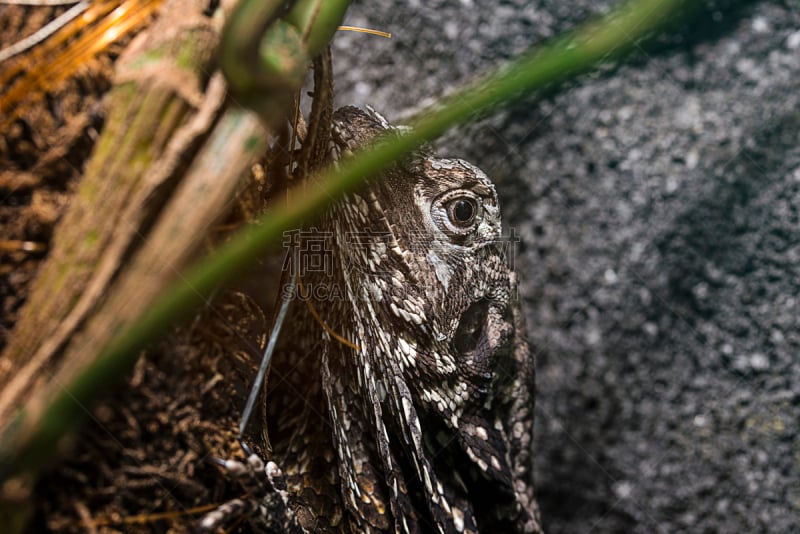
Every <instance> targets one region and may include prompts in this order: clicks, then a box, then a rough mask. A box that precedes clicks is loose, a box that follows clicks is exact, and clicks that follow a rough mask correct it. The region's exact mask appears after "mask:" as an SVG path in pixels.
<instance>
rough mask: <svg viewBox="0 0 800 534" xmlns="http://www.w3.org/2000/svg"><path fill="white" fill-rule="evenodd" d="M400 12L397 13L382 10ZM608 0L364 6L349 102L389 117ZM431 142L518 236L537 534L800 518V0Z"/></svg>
mask: <svg viewBox="0 0 800 534" xmlns="http://www.w3.org/2000/svg"><path fill="white" fill-rule="evenodd" d="M394 4H397V5H394ZM607 5H608V3H606V2H602V3H601V2H590V1H588V0H581V1H577V2H573V1H569V2H560V1H557V0H550V1H539V2H532V3H531V2H522V1H517V2H502V3H492V4H491V5H490V4H489V3H478V2H474V1H468V0H464V1H462V2H455V1H449V2H448V1H438V2H424V3H423V2H418V1H417V2H413V1H412V2H390V1H380V2H359V3H357V4H356V5H355V6H354V7H353V8H352V10H351V12H350V13H349V15H348V17H347V23H348V24H354V25H362V26H367V27H372V28H377V29H382V30H386V31H390V32H392V33H393V34H394V38H393V39H392V40H385V39H380V38H377V37H369V36H364V35H360V34H342V35H339V36H338V37H337V42H336V51H335V61H336V67H337V71H338V75H337V76H338V77H337V83H338V91H339V94H338V98H339V101H340V103H341V104H345V103H347V104H354V105H358V106H364V105H367V104H370V105H373V106H374V107H375V108H377V109H379V110H381V111H382V112H384V113H385V114H386V115H387V117H388V118H389V119H390V120H394V121H397V120H398V119H402V117H403V116H406V115H407V114H409V113H410V112H413V111H414V110H417V109H419V107H420V106H422V105H424V104H426V103H429V102H431V101H433V100H434V99H435V98H437V97H438V96H441V95H442V94H443V93H446V92H447V91H448V90H449V89H451V88H452V87H455V86H457V85H458V84H460V83H463V82H464V81H467V80H469V79H470V78H472V77H474V76H476V75H478V74H479V73H481V72H484V71H486V70H487V69H488V68H490V66H491V65H493V64H495V63H496V62H498V61H501V60H503V59H505V58H508V57H510V56H513V55H514V54H516V53H518V52H520V51H522V50H524V49H525V48H527V47H528V46H530V45H532V44H534V43H536V42H539V41H541V40H542V39H543V38H546V37H548V36H550V35H554V34H556V33H558V32H559V31H562V30H564V29H566V28H568V27H570V26H571V25H572V24H574V23H576V22H578V21H580V20H582V19H583V18H585V17H586V16H587V15H589V14H591V13H597V12H599V11H600V10H602V9H607ZM659 41H660V42H662V43H665V44H666V48H663V47H662V48H661V49H648V50H647V51H643V50H640V51H639V52H638V53H637V54H636V55H635V56H634V57H633V58H632V61H630V62H628V63H627V64H626V65H623V66H608V68H604V69H602V71H601V72H600V73H598V74H593V75H590V76H586V77H584V78H583V79H582V80H581V81H580V82H579V83H576V84H573V85H571V86H570V87H567V88H564V89H563V90H562V91H561V92H560V93H558V94H557V95H554V96H551V97H548V98H546V99H544V100H540V101H535V100H533V99H529V100H527V101H525V102H523V103H520V104H516V105H514V106H513V107H511V108H507V109H505V110H504V111H501V112H498V113H495V114H494V115H492V116H491V117H487V118H486V119H484V120H482V121H480V122H479V123H476V124H473V125H470V126H468V127H464V128H462V129H460V130H459V131H457V132H453V133H451V134H449V135H448V137H447V138H446V139H445V140H444V141H443V143H442V144H441V146H442V150H441V151H442V152H444V153H450V154H457V155H458V156H462V157H467V158H469V159H471V160H472V161H473V162H474V163H476V164H478V165H479V166H480V167H482V168H483V169H484V170H485V171H487V173H488V174H489V175H490V176H491V177H492V179H493V180H494V181H495V182H496V183H497V184H498V186H499V190H500V192H501V201H502V202H503V208H504V214H505V222H506V224H507V225H508V226H512V227H514V228H516V230H517V232H518V233H519V234H520V235H521V236H522V239H523V242H522V246H521V249H520V254H519V256H518V258H517V269H518V271H519V272H520V277H521V279H522V281H523V288H522V294H523V298H524V299H525V302H526V313H527V317H528V324H529V332H530V338H531V341H532V343H533V345H534V350H535V351H536V353H537V357H538V396H537V417H538V422H537V435H536V443H537V446H538V451H537V454H538V460H537V476H538V481H537V482H538V485H539V495H540V501H541V506H542V515H543V520H544V524H545V527H547V529H548V530H549V532H589V531H594V532H612V531H628V532H678V531H692V532H717V531H719V532H735V531H754V532H755V531H772V532H788V531H792V530H797V529H798V528H800V482H799V481H800V452H798V451H800V437H798V434H797V432H796V428H797V421H798V417H800V385H798V384H800V361H798V358H797V352H798V345H800V333H798V326H800V296H798V286H800V226H798V224H799V223H800V207H799V204H800V134H799V133H798V132H800V91H798V80H800V4H798V2H796V1H785V2H763V3H755V4H747V5H745V6H743V7H742V6H739V7H737V6H735V5H731V4H730V3H728V2H716V4H707V9H706V11H705V13H704V15H703V17H702V18H701V20H700V21H699V22H697V23H694V24H691V25H683V26H681V27H679V28H677V29H673V30H671V31H669V32H668V33H666V34H665V35H662V36H660V38H659Z"/></svg>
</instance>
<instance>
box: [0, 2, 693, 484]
mask: <svg viewBox="0 0 800 534" xmlns="http://www.w3.org/2000/svg"><path fill="white" fill-rule="evenodd" d="M694 4H696V3H694V2H686V1H685V0H640V1H638V2H635V3H631V4H627V5H625V6H623V7H621V8H619V9H617V10H615V11H613V12H612V13H610V14H609V15H607V16H605V17H603V18H601V19H598V20H597V21H595V22H593V23H589V24H586V25H584V26H583V27H581V28H579V29H578V30H576V31H574V32H571V33H570V34H568V35H566V36H565V37H563V38H561V39H558V40H555V41H553V42H551V43H550V44H548V45H545V46H544V47H542V48H540V49H539V50H538V51H536V52H534V53H532V54H529V55H526V56H524V57H522V58H521V59H518V60H516V61H514V62H513V63H512V64H510V65H508V66H506V67H504V68H502V69H500V70H499V71H497V72H496V73H494V74H493V75H491V76H488V77H486V78H484V79H483V80H481V81H479V82H477V83H475V84H472V85H471V86H468V87H467V88H465V89H462V90H460V91H458V92H456V93H455V94H453V95H451V96H450V97H448V98H447V99H445V100H444V101H443V102H442V104H440V105H438V106H436V107H434V108H433V109H431V110H430V111H429V112H427V113H425V114H423V115H422V117H423V118H422V119H420V120H419V121H417V122H416V124H414V125H413V126H414V129H413V131H412V132H410V133H408V134H406V135H402V136H399V137H396V138H392V139H390V140H387V141H386V142H384V143H379V144H378V145H376V146H375V147H374V148H373V149H371V150H369V151H365V152H363V153H361V154H359V155H357V156H356V157H354V158H352V159H350V160H349V161H347V162H345V163H343V164H342V166H341V167H340V168H339V169H338V170H335V171H331V172H330V175H329V176H327V177H326V178H325V179H323V180H320V185H319V187H317V188H314V189H313V190H309V191H307V192H305V193H304V195H302V196H301V195H300V194H294V195H292V196H291V198H290V200H289V202H287V204H286V205H285V206H283V207H280V208H277V209H275V210H274V211H272V212H271V213H269V214H268V216H267V217H265V218H263V219H262V220H259V221H257V222H256V223H255V224H253V225H251V226H250V227H249V228H247V229H245V230H243V231H242V232H241V233H239V234H237V236H236V237H235V238H234V239H232V240H231V241H230V242H228V243H227V244H226V245H224V246H223V247H221V248H220V249H219V250H218V251H217V252H216V253H215V254H214V255H213V256H211V257H208V258H206V259H205V260H203V261H202V262H201V263H199V264H197V265H195V266H194V267H193V268H191V269H189V270H188V271H187V272H186V274H185V276H184V277H183V281H182V282H180V283H178V284H176V285H175V286H174V287H172V288H171V289H170V290H169V291H168V292H166V293H164V294H163V295H161V296H160V297H159V298H158V299H157V300H156V301H155V302H154V303H153V305H152V306H151V308H150V309H149V311H148V312H147V313H146V314H144V315H143V316H141V317H140V318H139V319H138V320H137V321H136V322H135V324H133V325H132V326H131V327H130V328H128V329H126V330H125V331H123V332H122V333H121V334H120V335H119V336H117V337H116V338H115V339H113V340H112V341H111V342H110V343H109V344H108V345H107V346H105V347H103V348H102V349H101V350H100V351H99V352H100V354H101V356H100V357H99V358H98V359H97V360H96V361H95V363H94V364H93V365H92V366H90V367H88V368H87V369H86V370H85V371H84V372H83V373H81V374H80V375H78V377H77V378H76V379H75V381H74V382H73V383H71V384H68V385H65V387H64V389H63V390H61V392H60V393H59V394H58V395H56V396H55V397H54V398H53V399H52V401H51V402H50V403H49V406H48V407H47V408H46V410H45V411H44V413H43V415H42V416H41V420H39V421H35V423H36V424H26V425H19V426H18V427H16V428H15V425H11V427H10V428H6V429H5V431H4V434H3V436H2V441H0V480H2V479H5V478H7V477H9V476H10V475H12V474H14V473H20V472H35V471H37V469H38V468H39V467H40V466H41V465H42V463H44V462H45V461H46V460H48V459H49V458H50V457H52V455H53V454H54V453H55V451H56V450H57V446H56V445H57V444H58V443H59V441H60V440H61V439H62V438H63V437H64V436H65V434H66V433H67V432H69V431H71V430H73V429H74V428H75V423H74V421H75V420H76V419H82V418H84V417H85V416H86V409H85V408H84V406H91V405H92V404H93V403H94V402H96V401H97V400H99V399H100V398H102V396H104V395H105V394H107V393H108V392H109V390H110V389H111V388H112V387H113V386H114V385H115V384H118V383H119V382H120V381H121V380H122V377H123V376H124V374H125V373H126V372H127V371H128V370H130V369H131V368H132V366H133V364H134V362H135V361H136V358H137V357H138V355H139V353H140V351H141V350H142V349H143V348H145V346H146V345H147V344H148V343H149V342H150V341H151V340H153V339H154V338H156V337H157V336H158V335H160V334H162V333H163V332H164V331H165V330H167V328H169V326H170V325H171V324H174V322H175V321H176V320H177V319H178V318H180V317H182V316H185V314H187V313H188V312H189V311H190V310H192V308H193V307H195V306H197V305H198V304H201V303H202V302H203V299H204V297H203V296H204V295H208V294H209V293H210V292H211V290H212V289H214V288H216V287H218V286H219V285H220V284H221V283H224V282H226V281H228V280H230V279H231V278H233V277H234V276H235V274H236V273H238V272H240V271H241V270H243V269H244V268H245V267H246V266H247V265H248V264H249V263H250V262H252V261H253V259H255V258H257V257H258V256H259V255H260V254H262V253H263V252H264V250H265V249H266V248H267V247H268V246H269V245H271V244H273V243H275V242H276V241H277V240H278V239H280V237H281V235H282V233H283V232H284V231H285V230H287V229H289V228H292V227H294V226H297V225H298V224H299V223H300V221H301V220H303V219H309V218H311V217H312V216H313V215H314V214H316V213H320V212H321V211H322V210H323V209H325V208H326V207H327V206H328V205H330V204H331V203H332V202H334V201H336V199H338V198H339V197H340V196H341V195H342V194H343V193H345V192H346V191H349V190H351V189H353V188H354V187H356V186H357V185H358V184H360V183H362V182H363V181H364V180H365V179H367V178H368V177H370V176H373V175H375V174H376V173H378V172H379V171H381V170H382V169H384V168H385V167H387V166H388V165H390V164H391V162H392V161H394V160H396V159H398V158H400V157H402V156H404V155H406V154H408V153H410V152H411V151H413V150H414V149H415V148H417V147H419V146H420V145H421V144H422V143H423V142H426V141H429V140H432V139H434V138H435V137H437V136H438V135H441V134H442V133H443V132H444V131H445V130H446V129H447V128H449V127H451V126H453V125H455V124H458V123H461V122H464V121H466V120H467V119H468V118H469V117H470V116H472V115H474V114H476V113H479V112H486V111H488V110H490V109H492V108H495V107H497V106H499V105H500V104H503V103H505V102H508V101H510V100H513V99H514V98H518V97H520V96H522V95H524V94H526V93H530V92H531V91H537V90H541V89H542V88H545V87H547V86H550V85H552V84H555V83H560V82H563V81H565V80H567V79H569V78H573V77H574V76H576V75H577V74H579V73H581V72H585V71H586V70H588V69H589V68H591V67H592V65H594V64H596V63H597V62H598V61H601V60H603V59H607V58H609V57H611V56H621V55H622V54H624V53H626V52H628V51H630V50H631V49H633V48H635V47H636V46H637V42H638V41H640V40H642V39H644V38H646V37H648V36H649V35H650V34H652V33H653V32H655V31H656V30H657V29H658V28H659V27H661V26H662V25H663V24H665V23H666V22H668V21H670V20H673V19H674V18H675V17H676V16H677V15H679V14H680V11H681V9H685V10H687V11H688V10H689V8H688V7H687V6H689V5H694ZM24 417H25V413H24V412H23V413H22V414H20V416H19V418H20V419H22V418H24ZM28 423H31V421H28ZM23 429H30V430H23Z"/></svg>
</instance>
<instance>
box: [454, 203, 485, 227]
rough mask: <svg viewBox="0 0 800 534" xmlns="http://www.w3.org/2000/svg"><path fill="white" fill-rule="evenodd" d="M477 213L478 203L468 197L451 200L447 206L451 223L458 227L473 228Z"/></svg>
mask: <svg viewBox="0 0 800 534" xmlns="http://www.w3.org/2000/svg"><path fill="white" fill-rule="evenodd" d="M477 212H478V205H477V203H476V202H475V201H474V200H473V199H471V198H468V197H461V198H456V199H454V200H451V201H450V203H449V204H448V206H447V216H448V217H450V222H452V223H453V224H455V225H458V226H471V225H472V221H474V220H475V215H476V214H477Z"/></svg>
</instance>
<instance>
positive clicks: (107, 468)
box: [0, 6, 279, 532]
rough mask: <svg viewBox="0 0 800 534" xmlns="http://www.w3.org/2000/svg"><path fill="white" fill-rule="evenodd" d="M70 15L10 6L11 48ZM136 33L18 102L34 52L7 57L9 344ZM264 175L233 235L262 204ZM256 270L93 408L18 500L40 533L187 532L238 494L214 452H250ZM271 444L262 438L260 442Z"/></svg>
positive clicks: (3, 246)
mask: <svg viewBox="0 0 800 534" xmlns="http://www.w3.org/2000/svg"><path fill="white" fill-rule="evenodd" d="M64 10H65V8H63V7H59V8H50V7H20V6H2V7H0V49H2V48H4V47H5V46H7V45H9V44H10V43H14V42H16V41H17V40H18V39H20V38H21V37H23V36H26V35H29V34H30V33H31V32H33V31H34V30H36V29H38V28H39V27H41V26H42V25H43V24H44V23H46V22H47V21H48V20H51V19H52V17H54V16H55V15H57V14H58V13H60V12H62V11H64ZM139 29H141V28H139ZM133 36H134V34H133V33H131V34H129V35H125V36H122V37H121V38H120V39H119V40H118V41H117V42H116V43H114V44H112V45H111V46H110V47H109V48H107V49H106V50H105V51H104V52H103V53H102V54H101V55H99V56H97V57H94V58H92V59H91V60H90V61H86V62H84V63H82V64H81V66H80V68H79V69H77V71H76V72H75V73H74V74H73V75H71V76H70V77H68V78H67V79H66V80H64V81H62V82H60V83H58V84H57V85H55V86H53V87H51V88H50V89H49V90H47V91H42V90H41V88H42V87H41V85H36V84H33V85H30V86H26V88H27V89H28V91H27V92H26V95H25V97H24V98H22V99H21V100H18V101H14V102H11V101H10V100H9V99H8V95H9V94H11V92H12V91H13V88H14V84H19V83H27V82H26V81H25V73H26V72H27V71H29V70H31V69H33V68H34V67H35V60H36V58H35V56H32V53H28V52H26V53H23V54H21V55H19V56H17V57H14V58H12V59H10V60H8V61H6V62H4V63H3V64H2V65H1V66H2V69H0V77H1V76H4V75H5V74H4V73H9V72H13V71H15V70H17V68H18V67H20V68H19V71H20V72H19V74H16V75H15V76H14V77H13V78H11V81H10V82H9V83H7V84H5V85H4V91H3V92H0V110H2V113H0V121H4V120H5V119H4V117H6V118H7V117H11V116H12V114H13V115H14V120H13V122H12V124H11V125H10V126H9V127H8V128H5V129H4V130H3V131H2V134H0V196H1V197H2V201H1V202H0V236H2V240H0V298H2V301H1V303H0V350H2V347H3V346H4V345H5V340H6V339H8V336H9V335H10V332H11V329H12V327H13V325H14V323H15V322H16V320H17V315H18V313H19V312H20V309H21V306H22V305H23V303H24V301H25V297H26V294H27V291H28V287H29V283H30V281H31V280H32V278H33V277H34V276H35V274H36V271H37V268H38V266H39V265H40V264H41V262H42V261H43V260H44V259H45V258H46V256H47V250H48V244H49V242H50V239H51V238H52V235H53V232H54V230H55V228H56V227H57V225H58V221H59V218H60V217H61V215H62V214H63V213H64V210H65V208H66V207H67V205H68V204H69V200H70V196H71V195H72V194H73V192H74V191H75V188H76V184H77V182H78V180H79V179H80V176H81V172H82V169H83V168H84V165H85V163H86V161H87V159H88V157H89V155H90V153H91V149H92V146H93V144H94V142H95V140H96V139H97V137H98V135H99V134H100V132H101V131H102V126H103V118H104V109H103V100H102V98H103V95H104V94H105V92H106V91H107V90H108V89H109V88H110V86H111V79H112V75H113V66H114V61H115V60H116V58H117V57H118V56H119V53H120V51H121V50H122V49H123V48H124V47H125V46H126V45H127V44H128V43H129V42H130V41H131V39H132V37H133ZM34 50H35V49H34ZM39 59H40V60H41V58H39ZM62 67H65V66H63V65H58V64H56V65H54V66H52V68H53V69H56V70H57V69H60V68H62ZM4 98H5V100H3V99H4ZM262 172H263V171H262ZM252 183H253V185H254V187H253V188H249V189H246V190H245V191H244V192H243V193H242V195H241V196H240V198H239V202H238V204H237V208H236V209H235V210H234V212H233V213H232V214H231V215H230V216H229V217H228V219H227V221H226V222H225V224H224V225H223V227H224V230H222V229H221V230H220V233H221V235H224V234H225V233H226V232H228V231H230V230H233V229H235V228H236V227H237V226H238V225H240V224H241V223H242V222H243V220H245V219H246V218H247V216H249V215H252V212H253V210H255V209H258V208H259V207H260V203H261V202H263V196H262V195H261V194H260V193H258V192H257V191H256V187H257V185H258V184H257V181H256V180H254V181H253V182H252ZM253 271H254V273H257V275H255V276H251V277H245V278H244V279H243V280H242V282H241V283H240V284H239V287H238V288H234V289H231V290H226V291H222V292H221V293H220V295H219V296H218V297H217V298H216V299H215V300H214V302H213V303H211V304H210V305H209V306H208V307H207V308H205V309H204V310H201V311H200V312H198V314H197V315H196V316H195V317H194V318H193V319H192V320H191V321H188V322H187V323H185V324H184V325H183V326H181V327H179V328H177V329H176V330H175V331H174V332H173V333H172V334H171V335H170V336H168V338H167V339H165V340H163V341H162V342H161V343H160V344H158V346H156V347H154V348H152V349H151V350H149V351H148V352H147V353H146V354H143V355H142V357H141V358H140V360H139V362H138V364H137V365H136V368H135V371H134V372H133V373H132V375H131V376H130V377H129V378H127V380H126V382H125V384H124V385H122V386H121V387H119V388H118V389H117V390H116V393H115V394H114V395H113V396H112V397H111V398H108V399H107V400H106V401H105V402H103V403H102V404H101V405H99V406H97V407H96V408H95V409H93V410H92V411H91V415H90V422H89V423H88V424H87V425H86V427H84V428H83V429H82V430H81V431H80V432H79V433H78V434H77V435H75V436H73V437H72V439H71V447H70V448H69V452H68V453H67V454H66V455H65V457H62V458H61V459H60V460H59V461H58V463H57V464H56V465H53V466H51V468H50V469H49V470H47V471H46V472H45V474H44V476H43V477H42V478H41V479H40V480H39V482H38V484H37V485H36V487H35V488H34V489H33V493H32V494H31V495H21V496H20V498H21V499H23V500H22V501H21V502H20V505H23V504H24V503H25V502H27V503H30V504H32V510H31V512H30V514H29V524H28V528H27V530H28V531H30V532H43V531H50V532H87V531H88V532H165V531H169V532H188V531H192V530H193V528H194V525H195V524H196V521H197V517H198V513H197V512H195V513H192V509H193V508H195V507H198V506H204V505H210V504H211V505H213V504H215V503H216V504H219V503H222V502H224V501H225V500H227V499H229V498H233V497H235V496H238V495H237V493H236V490H235V489H229V488H227V486H226V484H225V477H224V476H223V475H222V473H221V471H220V468H219V467H218V466H216V465H215V464H214V463H213V462H212V461H210V458H211V457H217V458H228V457H231V456H235V455H239V456H240V455H241V448H240V446H239V444H238V442H237V441H236V435H237V430H236V429H237V425H238V417H239V414H240V413H241V409H242V407H243V406H244V403H245V398H246V395H247V393H248V392H249V387H250V384H251V383H252V376H253V373H254V366H257V365H258V363H257V362H258V361H260V351H261V347H262V345H263V342H264V340H263V335H264V332H265V331H266V329H267V322H266V317H265V314H264V312H263V311H262V310H263V309H264V308H265V307H269V305H270V304H271V302H270V295H271V294H270V289H269V286H270V284H269V283H266V284H265V283H263V282H258V280H259V279H263V278H264V273H269V272H272V271H275V269H274V267H269V266H265V265H257V266H255V267H254V269H253ZM278 272H279V271H278ZM254 280H255V282H253V281H254ZM245 286H247V287H246V292H244V289H243V288H245ZM246 293H250V294H255V295H256V297H257V299H258V301H259V302H258V303H257V302H256V301H255V300H254V299H253V298H251V297H249V296H247V294H246ZM56 298H57V296H56ZM259 443H260V442H259V438H258V436H251V440H250V444H251V445H252V446H253V447H254V448H256V449H258V448H259ZM159 513H166V515H167V518H165V519H158V516H156V515H155V514H159Z"/></svg>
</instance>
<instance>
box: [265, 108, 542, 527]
mask: <svg viewBox="0 0 800 534" xmlns="http://www.w3.org/2000/svg"><path fill="white" fill-rule="evenodd" d="M391 131H392V127H391V126H389V125H388V124H387V123H386V122H385V121H384V119H383V118H382V117H380V116H379V115H377V114H375V113H366V112H363V111H361V110H358V109H356V108H352V107H346V108H342V109H340V110H339V111H337V112H336V113H335V114H334V122H333V131H332V141H333V142H332V152H333V156H334V158H335V159H338V158H341V157H347V155H348V154H349V153H350V152H351V151H354V150H356V149H358V148H360V147H363V146H365V145H368V144H370V143H371V142H373V141H374V140H375V139H376V137H377V136H380V135H383V134H385V133H389V134H390V135H391ZM302 236H303V240H301V244H300V247H299V249H300V251H299V253H297V255H296V256H295V267H297V268H299V271H300V274H301V275H302V280H303V284H304V288H305V290H306V292H307V293H306V294H309V295H311V296H312V302H313V305H314V307H315V308H316V310H317V311H318V313H319V315H320V317H321V318H322V320H323V321H325V322H326V323H327V324H328V325H329V326H330V327H331V329H332V330H333V331H334V332H336V333H337V334H338V335H340V336H342V337H343V338H344V339H346V340H349V341H350V342H351V343H352V344H354V345H356V346H357V347H358V350H356V349H355V348H353V347H351V346H348V344H346V343H343V342H341V341H338V340H336V339H333V338H332V336H331V335H330V334H329V333H328V332H326V331H324V330H323V328H322V327H321V326H320V325H319V323H318V322H316V321H315V320H314V319H313V317H312V316H311V315H310V313H309V311H308V309H307V306H306V305H305V303H302V302H295V303H293V311H292V314H291V315H290V318H289V319H290V320H289V321H288V323H287V324H288V325H290V326H289V328H288V329H286V327H284V329H285V331H284V332H283V333H282V334H281V336H282V342H281V346H279V349H278V351H277V352H276V357H275V358H276V359H275V361H274V362H273V364H272V367H271V369H270V376H269V389H268V391H269V392H268V397H267V406H268V413H267V420H268V425H269V436H270V438H271V447H272V449H271V450H272V457H271V460H274V461H275V463H276V464H277V465H279V466H281V467H282V469H283V471H284V474H285V481H286V484H287V490H288V493H287V494H288V502H289V503H290V508H291V509H292V510H293V512H294V514H295V518H294V520H296V521H297V523H298V524H299V525H300V527H298V529H299V530H307V531H314V532H317V531H333V532H342V531H350V532H447V533H450V532H478V531H481V532H526V533H529V532H539V531H540V527H539V520H538V510H537V507H536V503H535V501H534V495H533V482H532V450H531V438H532V430H533V375H534V369H533V358H532V356H531V355H530V352H529V350H528V345H527V341H526V340H525V331H524V324H523V318H522V314H521V310H520V309H519V306H518V304H517V303H516V301H515V298H514V297H515V291H516V279H515V276H514V274H513V272H512V271H511V270H510V269H509V267H508V266H507V259H506V256H505V254H504V251H503V244H504V243H503V242H502V241H501V239H500V237H501V224H500V215H499V208H498V203H497V196H496V193H495V190H494V186H493V185H492V184H491V182H490V181H489V180H488V178H487V177H486V175H485V174H484V173H483V172H481V171H480V170H479V169H477V168H476V167H474V166H473V165H471V164H469V163H467V162H465V161H462V160H456V159H442V158H436V157H433V156H432V155H430V154H428V153H424V152H423V153H417V154H415V155H414V156H413V157H412V158H410V159H408V160H407V161H405V162H403V163H401V164H397V165H395V166H393V167H392V168H390V169H389V170H388V171H386V172H385V173H384V174H383V175H382V176H381V177H380V178H377V179H375V180H373V181H371V182H370V183H369V184H368V185H367V186H365V187H364V188H363V189H361V190H360V191H358V192H356V193H352V194H349V195H347V196H346V197H345V198H344V199H343V200H341V201H340V202H337V203H336V204H335V205H334V206H333V207H332V208H331V209H330V210H329V211H328V212H327V213H326V214H325V215H324V216H323V218H322V220H321V221H320V223H319V224H318V226H317V229H309V230H307V231H305V232H304V233H303V234H302ZM312 241H313V242H317V243H318V244H320V243H321V244H322V245H323V246H322V249H323V256H324V258H327V261H329V264H327V265H324V267H327V268H321V269H313V268H311V269H309V268H308V266H309V265H312V264H311V263H310V261H311V258H310V256H308V255H309V254H311V252H309V251H308V250H307V249H309V248H311V247H310V245H311V244H312ZM304 254H305V256H303V255H304ZM323 290H324V291H323ZM323 293H325V294H324V295H323ZM321 297H325V298H321ZM286 330H288V331H286ZM262 513H267V514H269V513H270V510H266V511H265V508H264V507H263V506H262Z"/></svg>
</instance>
